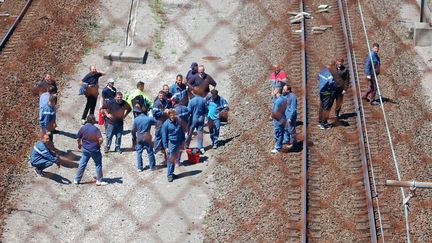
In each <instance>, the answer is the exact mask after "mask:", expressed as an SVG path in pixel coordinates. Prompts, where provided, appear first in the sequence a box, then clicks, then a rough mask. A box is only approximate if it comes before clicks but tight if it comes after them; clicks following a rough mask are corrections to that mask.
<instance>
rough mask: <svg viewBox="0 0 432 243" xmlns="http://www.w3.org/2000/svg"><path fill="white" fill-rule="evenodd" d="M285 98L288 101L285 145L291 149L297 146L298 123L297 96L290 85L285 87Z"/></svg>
mask: <svg viewBox="0 0 432 243" xmlns="http://www.w3.org/2000/svg"><path fill="white" fill-rule="evenodd" d="M282 93H283V96H284V97H285V98H286V99H287V108H286V109H285V117H286V125H285V130H284V141H283V143H284V144H288V146H287V148H288V149H291V148H293V147H294V146H295V145H296V142H297V140H296V123H297V96H296V95H295V94H294V93H293V92H292V88H291V86H289V85H285V86H284V87H283V91H282Z"/></svg>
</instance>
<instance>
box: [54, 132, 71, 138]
mask: <svg viewBox="0 0 432 243" xmlns="http://www.w3.org/2000/svg"><path fill="white" fill-rule="evenodd" d="M54 134H58V135H62V136H65V137H68V138H72V139H76V138H77V137H76V133H70V132H66V131H57V132H55V133H54Z"/></svg>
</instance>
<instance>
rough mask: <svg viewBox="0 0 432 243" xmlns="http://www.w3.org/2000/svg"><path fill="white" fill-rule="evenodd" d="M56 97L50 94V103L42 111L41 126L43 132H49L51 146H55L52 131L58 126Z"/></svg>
mask: <svg viewBox="0 0 432 243" xmlns="http://www.w3.org/2000/svg"><path fill="white" fill-rule="evenodd" d="M55 102H56V98H55V96H53V95H50V96H49V100H48V104H45V105H44V106H43V107H42V109H41V111H40V120H39V123H40V126H41V131H42V133H43V134H49V141H50V146H54V145H53V144H52V143H53V135H52V131H53V130H54V129H55V128H56V126H57V125H56V123H55V121H56V107H55Z"/></svg>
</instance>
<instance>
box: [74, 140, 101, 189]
mask: <svg viewBox="0 0 432 243" xmlns="http://www.w3.org/2000/svg"><path fill="white" fill-rule="evenodd" d="M90 158H92V159H93V161H94V162H95V165H96V180H98V181H100V180H101V179H102V154H101V152H100V150H96V151H94V152H91V151H88V150H87V149H85V148H83V149H82V155H81V159H80V162H79V166H78V172H77V174H76V176H75V180H76V181H78V182H80V181H81V178H82V176H83V174H84V170H85V168H86V167H87V163H88V161H89V160H90Z"/></svg>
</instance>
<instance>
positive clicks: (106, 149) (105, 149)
mask: <svg viewBox="0 0 432 243" xmlns="http://www.w3.org/2000/svg"><path fill="white" fill-rule="evenodd" d="M108 151H109V148H108V147H107V146H105V147H104V153H106V154H107V153H108Z"/></svg>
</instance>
